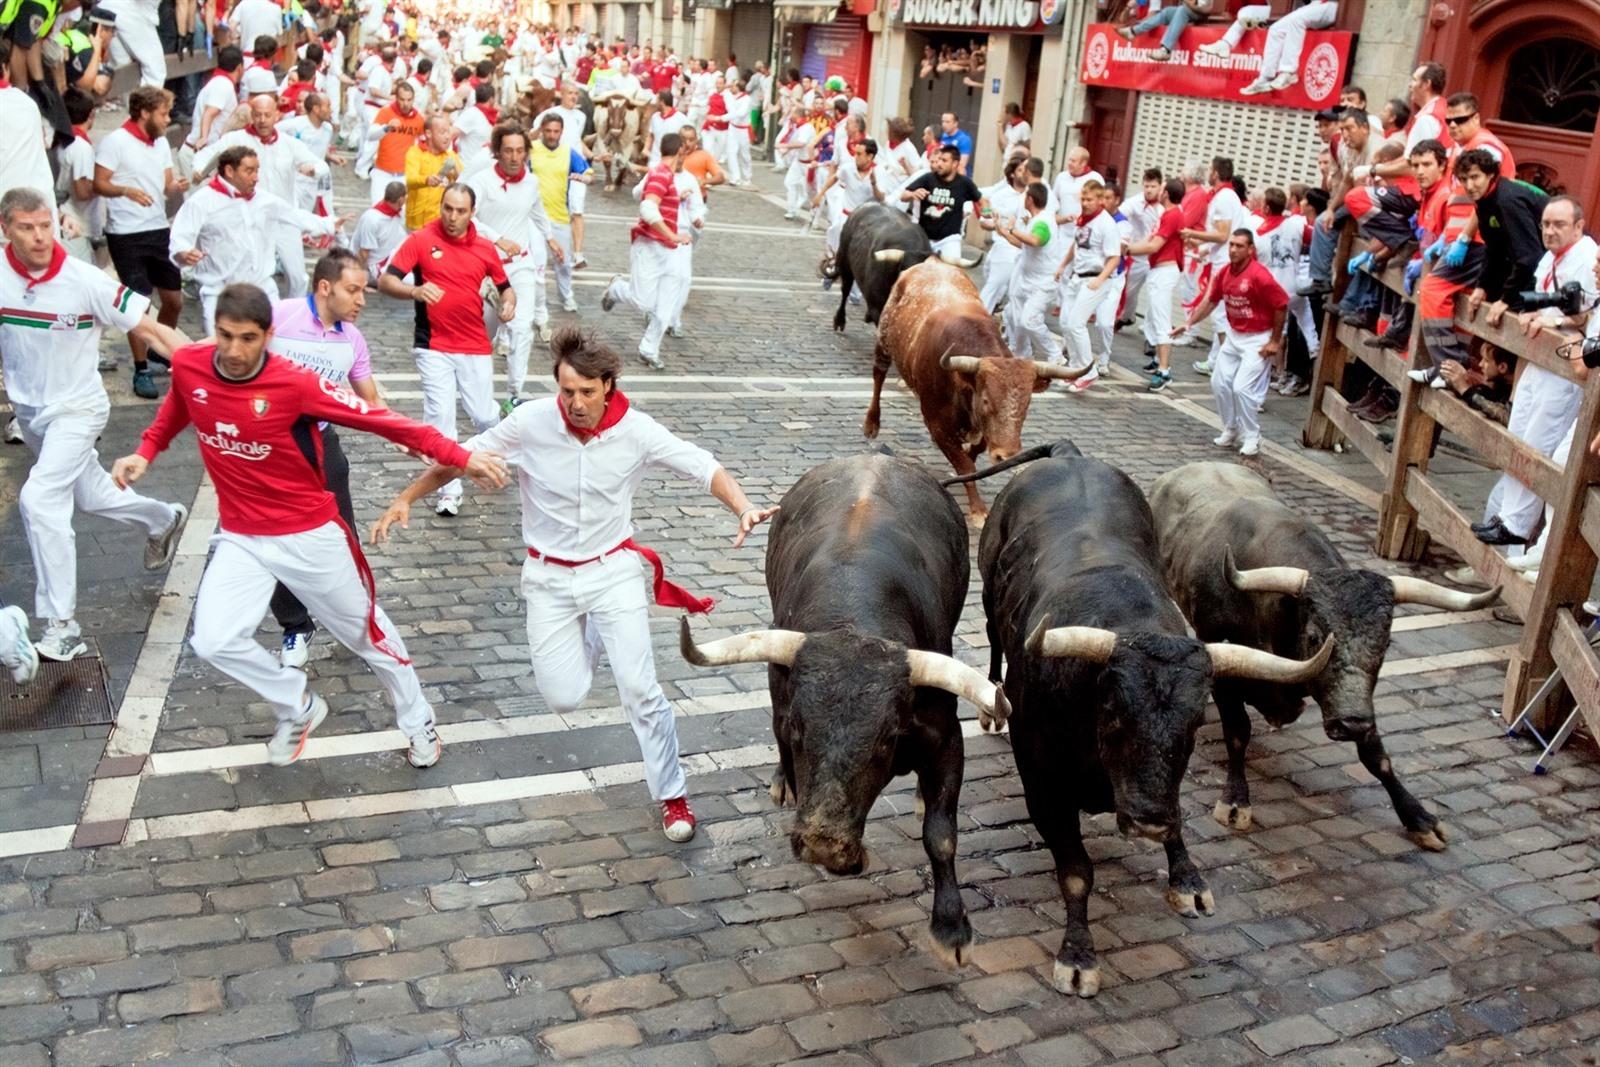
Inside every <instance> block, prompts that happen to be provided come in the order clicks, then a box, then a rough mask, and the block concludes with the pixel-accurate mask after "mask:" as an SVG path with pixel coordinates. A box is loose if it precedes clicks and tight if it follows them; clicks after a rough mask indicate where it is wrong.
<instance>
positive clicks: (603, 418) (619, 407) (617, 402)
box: [7, 248, 628, 444]
mask: <svg viewBox="0 0 1600 1067" xmlns="http://www.w3.org/2000/svg"><path fill="white" fill-rule="evenodd" d="M9 251H10V249H9V248H8V249H7V252H8V253H9ZM556 410H557V411H559V412H561V421H562V422H564V423H566V424H567V432H569V433H570V434H572V436H574V437H576V438H577V439H578V440H579V441H582V442H584V443H585V444H587V443H588V442H589V441H591V440H593V439H594V438H596V437H599V436H600V435H601V434H602V433H604V432H605V431H606V430H609V429H611V427H613V426H615V425H616V424H617V423H619V422H621V421H622V416H624V415H626V414H627V413H628V398H627V397H625V396H623V395H622V390H621V389H618V388H617V387H616V386H615V385H613V386H612V387H611V395H610V396H608V397H606V409H605V411H604V412H602V413H601V415H600V424H599V425H598V426H596V427H595V428H594V429H592V430H587V429H584V428H583V427H581V426H578V425H576V424H575V423H574V422H573V421H572V418H571V416H569V415H568V414H567V407H566V405H565V404H563V403H561V401H560V399H557V400H556Z"/></svg>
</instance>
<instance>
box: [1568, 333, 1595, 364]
mask: <svg viewBox="0 0 1600 1067" xmlns="http://www.w3.org/2000/svg"><path fill="white" fill-rule="evenodd" d="M1568 347H1570V346H1566V345H1563V346H1562V348H1563V349H1564V350H1565V349H1566V348H1568ZM1561 354H1562V355H1566V354H1567V353H1566V351H1563V352H1562V353H1561ZM1579 355H1580V356H1582V357H1583V365H1584V366H1585V367H1590V368H1593V367H1600V337H1585V338H1584V339H1583V347H1582V348H1581V349H1579Z"/></svg>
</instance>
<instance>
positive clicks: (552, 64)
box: [533, 49, 561, 89]
mask: <svg viewBox="0 0 1600 1067" xmlns="http://www.w3.org/2000/svg"><path fill="white" fill-rule="evenodd" d="M533 76H534V77H535V78H538V79H539V81H540V83H541V84H542V85H543V86H544V87H545V88H546V89H554V88H555V87H556V83H557V82H559V81H560V80H561V53H560V52H557V51H556V50H555V49H551V50H550V51H548V52H545V53H544V54H543V55H541V56H540V57H539V58H538V59H537V60H535V61H534V64H533Z"/></svg>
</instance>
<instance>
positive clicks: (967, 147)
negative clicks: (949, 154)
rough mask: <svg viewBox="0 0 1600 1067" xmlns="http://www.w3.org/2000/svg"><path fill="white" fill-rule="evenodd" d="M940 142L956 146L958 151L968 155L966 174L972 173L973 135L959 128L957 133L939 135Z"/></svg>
mask: <svg viewBox="0 0 1600 1067" xmlns="http://www.w3.org/2000/svg"><path fill="white" fill-rule="evenodd" d="M939 143H940V144H951V145H955V146H956V151H958V152H960V153H961V154H962V155H964V156H966V157H967V169H966V174H967V175H968V176H969V177H970V176H971V174H972V135H971V134H970V133H968V132H967V131H966V130H957V131H956V132H955V133H946V134H943V135H941V136H940V137H939Z"/></svg>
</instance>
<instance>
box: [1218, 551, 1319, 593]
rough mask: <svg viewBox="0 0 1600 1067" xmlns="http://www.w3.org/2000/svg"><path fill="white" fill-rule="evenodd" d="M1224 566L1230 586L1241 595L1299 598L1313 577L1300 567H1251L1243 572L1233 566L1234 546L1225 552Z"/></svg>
mask: <svg viewBox="0 0 1600 1067" xmlns="http://www.w3.org/2000/svg"><path fill="white" fill-rule="evenodd" d="M1222 566H1223V570H1224V571H1225V572H1226V574H1227V576H1228V584H1229V585H1231V586H1233V587H1234V588H1235V589H1237V590H1239V592H1241V593H1282V594H1284V595H1285V596H1299V595H1300V594H1301V593H1303V592H1305V588H1306V582H1307V581H1308V580H1309V579H1310V577H1311V574H1310V572H1309V571H1305V570H1302V569H1300V568H1299V567H1251V568H1250V569H1249V570H1246V571H1241V570H1239V569H1238V568H1236V567H1235V566H1234V565H1233V546H1232V545H1229V546H1227V548H1225V549H1224V550H1223V557H1222Z"/></svg>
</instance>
